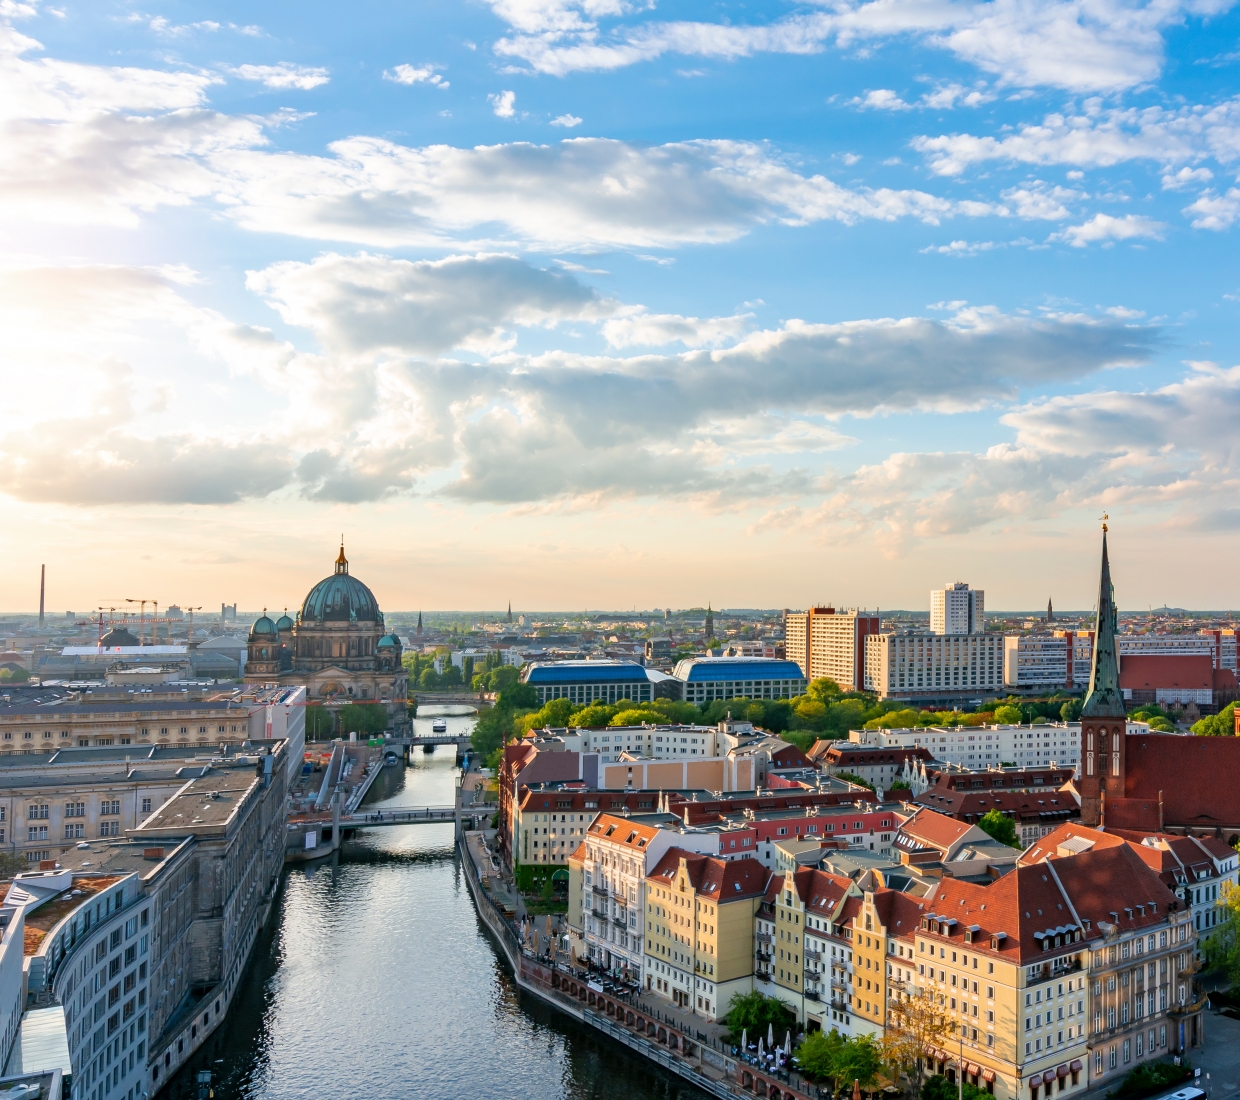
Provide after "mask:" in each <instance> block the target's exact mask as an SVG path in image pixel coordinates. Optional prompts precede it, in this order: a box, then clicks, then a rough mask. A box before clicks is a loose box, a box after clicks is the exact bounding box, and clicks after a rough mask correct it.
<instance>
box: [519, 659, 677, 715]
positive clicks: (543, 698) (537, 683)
mask: <svg viewBox="0 0 1240 1100" xmlns="http://www.w3.org/2000/svg"><path fill="white" fill-rule="evenodd" d="M521 683H523V684H529V685H530V687H532V688H533V689H534V696H535V698H536V699H537V701H538V705H539V706H542V705H543V704H544V703H549V702H551V700H552V699H568V700H569V701H570V702H573V703H608V704H612V703H619V702H622V701H623V700H625V699H629V700H631V701H632V702H634V703H649V702H651V701H652V700H653V699H654V698H655V695H654V682H653V681H652V680H651V678H650V675H649V674H648V673H647V671H646V669H645V667H644V666H642V665H640V664H638V663H637V662H635V661H560V662H558V663H556V664H542V663H540V662H537V661H536V662H534V663H532V664H528V665H526V666H525V667H524V668H523V669H522V670H521Z"/></svg>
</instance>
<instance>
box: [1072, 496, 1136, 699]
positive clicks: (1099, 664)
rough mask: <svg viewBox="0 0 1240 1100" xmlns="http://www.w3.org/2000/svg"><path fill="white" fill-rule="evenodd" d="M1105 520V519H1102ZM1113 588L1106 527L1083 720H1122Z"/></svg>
mask: <svg viewBox="0 0 1240 1100" xmlns="http://www.w3.org/2000/svg"><path fill="white" fill-rule="evenodd" d="M1104 518H1105V517H1104ZM1118 623H1119V612H1118V611H1117V610H1116V609H1115V587H1114V586H1113V585H1112V584H1111V562H1110V560H1109V559H1108V558H1107V525H1106V524H1105V523H1104V524H1103V525H1102V577H1101V579H1100V580H1099V582H1098V617H1097V620H1096V621H1095V623H1094V659H1093V665H1092V666H1091V668H1090V670H1089V694H1088V695H1087V696H1086V697H1085V705H1084V707H1082V708H1081V715H1082V717H1085V718H1122V717H1124V715H1125V713H1126V711H1125V709H1124V696H1123V694H1122V692H1121V691H1120V689H1119V661H1118V660H1117V658H1116V653H1115V629H1116V626H1117V625H1118Z"/></svg>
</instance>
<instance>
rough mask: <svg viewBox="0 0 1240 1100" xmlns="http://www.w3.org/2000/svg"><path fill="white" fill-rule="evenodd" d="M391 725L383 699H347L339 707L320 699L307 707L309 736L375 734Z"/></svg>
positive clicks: (310, 738)
mask: <svg viewBox="0 0 1240 1100" xmlns="http://www.w3.org/2000/svg"><path fill="white" fill-rule="evenodd" d="M387 728H388V712H387V707H385V706H384V705H383V704H382V703H346V704H345V705H344V706H343V707H340V708H339V709H338V710H336V711H334V712H333V711H331V710H329V709H328V708H327V707H324V706H321V705H320V704H318V703H311V704H310V705H309V706H307V707H306V740H308V741H329V740H331V738H333V737H335V736H336V735H337V734H346V735H347V734H350V733H358V734H366V735H370V734H374V733H382V732H383V731H384V730H385V729H387Z"/></svg>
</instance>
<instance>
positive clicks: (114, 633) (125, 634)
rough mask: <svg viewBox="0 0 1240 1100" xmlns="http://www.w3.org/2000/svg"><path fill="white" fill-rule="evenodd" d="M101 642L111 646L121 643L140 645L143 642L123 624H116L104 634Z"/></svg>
mask: <svg viewBox="0 0 1240 1100" xmlns="http://www.w3.org/2000/svg"><path fill="white" fill-rule="evenodd" d="M99 644H100V645H101V646H107V647H108V648H111V647H113V646H119V645H140V644H141V643H140V642H139V641H138V639H137V638H135V637H134V636H133V635H132V634H130V633H129V631H128V630H126V629H125V628H124V627H123V626H114V627H113V628H112V629H111V630H109V631H108V632H107V633H106V634H105V635H104V636H103V638H102V639H101V640H100V642H99Z"/></svg>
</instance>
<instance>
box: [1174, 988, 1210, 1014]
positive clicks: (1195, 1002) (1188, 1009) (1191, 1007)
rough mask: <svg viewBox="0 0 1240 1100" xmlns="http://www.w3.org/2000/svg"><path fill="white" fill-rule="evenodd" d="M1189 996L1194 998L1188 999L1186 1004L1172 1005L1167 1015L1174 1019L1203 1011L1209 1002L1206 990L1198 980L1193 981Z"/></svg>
mask: <svg viewBox="0 0 1240 1100" xmlns="http://www.w3.org/2000/svg"><path fill="white" fill-rule="evenodd" d="M1189 996H1190V997H1191V998H1192V999H1191V1000H1189V1001H1186V1002H1185V1003H1184V1004H1176V1005H1172V1006H1171V1007H1170V1008H1168V1009H1167V1015H1168V1016H1170V1017H1172V1018H1173V1019H1178V1018H1180V1017H1182V1016H1191V1015H1193V1014H1194V1013H1195V1012H1200V1011H1202V1009H1204V1008H1205V1007H1206V1005H1207V1004H1208V1003H1209V998H1208V997H1207V996H1206V991H1205V990H1204V989H1202V988H1201V986H1199V985H1198V984H1197V983H1196V982H1194V983H1193V986H1192V989H1191V990H1190V991H1189Z"/></svg>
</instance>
